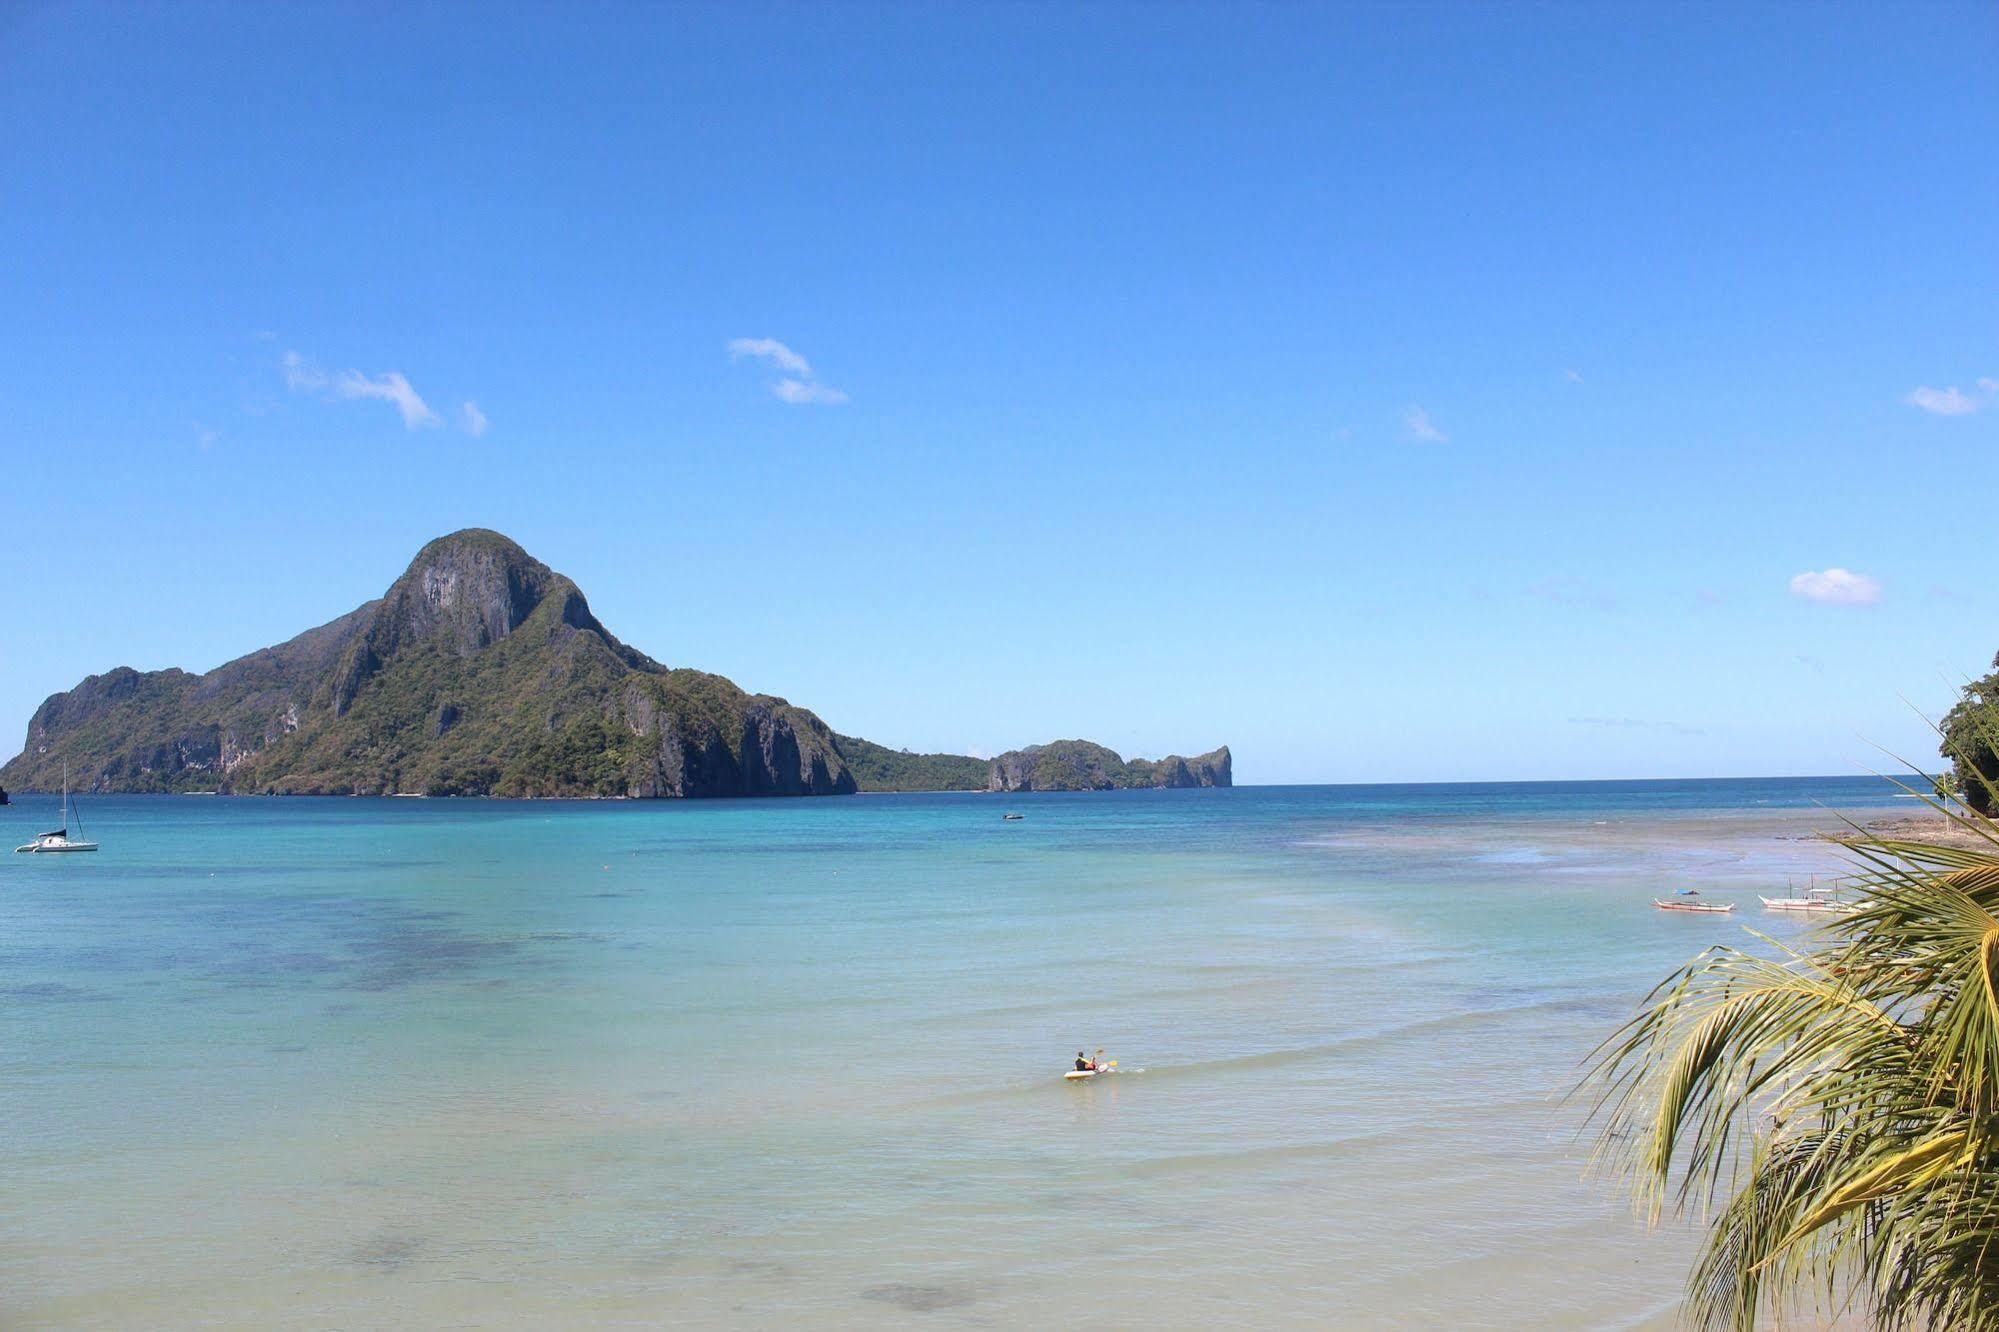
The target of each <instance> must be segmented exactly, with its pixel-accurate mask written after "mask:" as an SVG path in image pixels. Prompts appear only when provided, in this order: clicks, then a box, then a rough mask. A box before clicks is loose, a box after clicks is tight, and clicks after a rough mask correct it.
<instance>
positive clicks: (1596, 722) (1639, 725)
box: [1569, 717, 1707, 735]
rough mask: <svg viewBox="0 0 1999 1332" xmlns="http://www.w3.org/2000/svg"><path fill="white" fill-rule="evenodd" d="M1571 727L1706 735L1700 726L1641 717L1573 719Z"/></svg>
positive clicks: (1570, 720) (1570, 723)
mask: <svg viewBox="0 0 1999 1332" xmlns="http://www.w3.org/2000/svg"><path fill="white" fill-rule="evenodd" d="M1569 725H1571V726H1606V727H1612V728H1615V729H1617V730H1626V731H1671V732H1672V733H1673V734H1674V735H1706V734H1707V732H1706V731H1703V730H1702V729H1701V728H1700V727H1698V726H1687V725H1685V724H1683V723H1681V722H1676V721H1645V720H1643V719H1642V718H1639V717H1571V718H1569Z"/></svg>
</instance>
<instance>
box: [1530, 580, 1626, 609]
mask: <svg viewBox="0 0 1999 1332" xmlns="http://www.w3.org/2000/svg"><path fill="white" fill-rule="evenodd" d="M1527 595H1528V596H1530V597H1539V598H1540V599H1541V600H1543V601H1552V602H1554V603H1556V604H1557V605H1561V606H1584V607H1587V608H1588V609H1590V610H1615V609H1616V608H1617V597H1616V595H1615V594H1614V593H1612V592H1611V591H1610V590H1609V589H1608V588H1602V587H1598V586H1597V585H1596V584H1595V583H1592V582H1589V581H1587V580H1586V579H1582V578H1574V577H1571V576H1569V575H1567V574H1556V575H1554V576H1553V577H1549V578H1543V579H1542V580H1541V581H1540V582H1538V583H1535V584H1533V585H1532V586H1530V587H1529V588H1528V589H1527Z"/></svg>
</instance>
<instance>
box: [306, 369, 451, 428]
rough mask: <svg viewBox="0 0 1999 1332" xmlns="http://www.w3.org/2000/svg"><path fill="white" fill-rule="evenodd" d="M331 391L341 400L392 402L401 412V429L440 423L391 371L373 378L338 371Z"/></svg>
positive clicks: (399, 376)
mask: <svg viewBox="0 0 1999 1332" xmlns="http://www.w3.org/2000/svg"><path fill="white" fill-rule="evenodd" d="M333 391H334V392H335V393H338V394H339V395H340V396H341V397H343V398H378V399H380V400H381V401H383V402H386V403H392V404H393V405H394V406H395V409H396V410H397V411H399V412H401V413H402V415H403V428H404V429H406V430H415V429H416V428H417V427H418V426H435V425H443V424H444V418H442V417H440V416H439V415H438V414H437V413H436V412H433V411H432V410H430V406H429V404H428V403H426V402H424V400H423V399H422V398H420V397H418V396H417V392H416V390H415V389H413V388H411V387H410V382H409V381H408V380H407V379H404V378H403V377H402V375H401V373H400V372H398V371H395V370H391V371H389V372H388V373H387V374H385V375H381V376H379V377H377V378H373V379H371V378H369V377H368V376H367V375H364V374H362V373H361V372H360V371H359V370H346V371H342V372H341V375H340V378H339V379H337V380H335V381H334V384H333Z"/></svg>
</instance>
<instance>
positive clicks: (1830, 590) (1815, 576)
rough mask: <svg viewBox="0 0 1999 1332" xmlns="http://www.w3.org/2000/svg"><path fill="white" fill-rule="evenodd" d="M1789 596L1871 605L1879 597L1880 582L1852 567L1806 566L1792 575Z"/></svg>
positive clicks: (1837, 604)
mask: <svg viewBox="0 0 1999 1332" xmlns="http://www.w3.org/2000/svg"><path fill="white" fill-rule="evenodd" d="M1791 595H1792V596H1794V597H1803V598H1804V599H1805V600H1806V601H1817V602H1822V603H1824V604H1826V605H1828V606H1871V605H1873V604H1874V603H1875V602H1877V601H1879V600H1881V582H1880V580H1879V579H1877V578H1870V577H1868V576H1867V575H1866V574H1863V573H1855V572H1853V571H1852V570H1851V569H1841V568H1837V567H1835V568H1831V569H1826V570H1823V571H1821V570H1817V569H1807V570H1806V571H1805V572H1803V573H1801V574H1795V575H1793V576H1792V578H1791Z"/></svg>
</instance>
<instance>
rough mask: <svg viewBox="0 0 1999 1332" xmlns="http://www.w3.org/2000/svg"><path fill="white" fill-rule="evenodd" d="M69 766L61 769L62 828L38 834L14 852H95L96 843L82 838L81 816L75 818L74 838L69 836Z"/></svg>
mask: <svg viewBox="0 0 1999 1332" xmlns="http://www.w3.org/2000/svg"><path fill="white" fill-rule="evenodd" d="M69 815H70V808H69V765H68V764H67V763H65V764H63V768H62V827H60V828H57V829H55V830H53V831H52V832H45V833H38V834H36V836H35V840H34V841H32V842H29V843H28V844H27V845H26V846H17V847H15V848H14V850H16V851H28V852H34V853H39V854H43V855H47V854H50V853H53V852H59V851H95V850H96V849H97V843H95V842H89V841H85V840H84V837H83V815H82V814H81V813H78V814H77V816H76V833H77V835H76V836H75V837H71V836H70V835H69Z"/></svg>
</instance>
